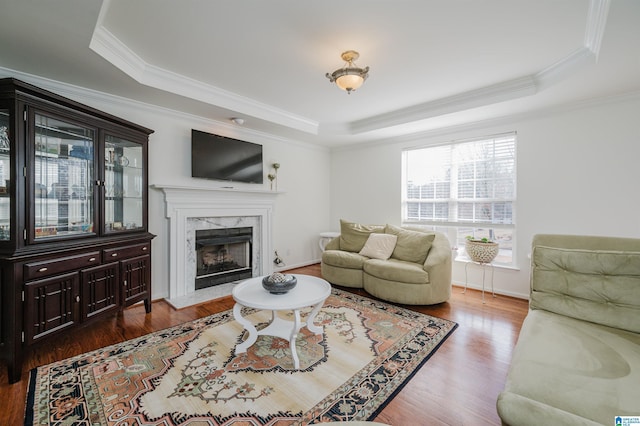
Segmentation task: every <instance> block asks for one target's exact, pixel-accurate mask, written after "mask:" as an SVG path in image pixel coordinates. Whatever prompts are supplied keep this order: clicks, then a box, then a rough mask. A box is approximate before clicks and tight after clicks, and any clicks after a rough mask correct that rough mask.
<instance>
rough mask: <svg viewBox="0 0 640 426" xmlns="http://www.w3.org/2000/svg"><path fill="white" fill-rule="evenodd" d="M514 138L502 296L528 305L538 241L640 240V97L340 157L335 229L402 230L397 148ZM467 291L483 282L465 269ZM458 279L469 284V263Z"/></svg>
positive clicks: (338, 153)
mask: <svg viewBox="0 0 640 426" xmlns="http://www.w3.org/2000/svg"><path fill="white" fill-rule="evenodd" d="M510 131H516V132H517V134H518V142H517V143H518V151H517V173H518V187H517V197H518V198H517V205H516V214H517V216H516V226H517V239H516V242H515V250H516V259H517V261H516V262H517V266H518V269H517V270H510V269H505V268H497V269H496V270H495V274H496V275H495V281H494V285H495V288H496V292H499V293H503V294H508V295H514V296H519V297H527V295H528V293H529V271H530V268H529V258H528V255H529V252H530V244H531V238H532V237H533V235H534V234H536V233H568V234H588V235H611V236H627V237H636V238H640V197H639V196H638V193H639V192H640V190H639V189H638V184H639V183H640V96H638V94H636V95H635V96H628V97H621V98H619V99H616V100H611V99H610V100H608V101H606V102H605V101H601V102H598V103H596V102H593V103H591V104H589V105H583V106H580V107H577V106H574V107H572V108H569V107H565V108H558V109H556V110H553V111H547V112H545V113H540V114H538V115H536V116H533V115H531V116H528V117H520V118H512V119H509V120H500V123H499V124H492V125H484V126H483V125H477V126H474V128H473V130H464V131H460V130H455V129H452V130H451V131H450V132H447V133H446V134H445V133H443V132H440V133H438V135H426V136H423V137H422V138H420V139H413V140H410V141H406V140H405V141H403V142H398V143H393V142H389V143H387V144H377V145H373V146H372V145H362V146H358V147H351V148H342V149H337V150H334V151H333V153H332V160H331V224H332V229H334V230H337V229H338V228H339V220H340V219H341V218H344V219H348V220H353V221H361V222H364V223H391V224H396V225H397V224H400V220H401V216H400V215H401V210H400V199H401V188H400V186H401V182H400V179H401V177H400V175H401V150H402V149H403V148H406V147H414V146H421V145H429V144H437V143H443V142H448V141H452V140H457V139H465V138H468V137H477V136H485V135H491V134H497V133H503V132H510ZM469 272H470V274H469V281H470V285H472V284H474V285H473V286H474V287H477V286H478V285H480V284H481V282H482V275H481V270H480V269H479V268H473V269H472V268H469ZM453 280H454V282H455V283H459V284H464V280H465V275H464V263H461V262H454V270H453Z"/></svg>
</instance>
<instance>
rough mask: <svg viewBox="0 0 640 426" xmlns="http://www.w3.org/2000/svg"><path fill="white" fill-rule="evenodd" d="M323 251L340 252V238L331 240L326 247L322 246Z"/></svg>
mask: <svg viewBox="0 0 640 426" xmlns="http://www.w3.org/2000/svg"><path fill="white" fill-rule="evenodd" d="M324 249H325V250H340V237H335V238H332V239H331V240H330V241H329V242H328V243H327V245H325V246H324Z"/></svg>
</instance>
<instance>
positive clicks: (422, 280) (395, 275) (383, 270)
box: [363, 259, 429, 284]
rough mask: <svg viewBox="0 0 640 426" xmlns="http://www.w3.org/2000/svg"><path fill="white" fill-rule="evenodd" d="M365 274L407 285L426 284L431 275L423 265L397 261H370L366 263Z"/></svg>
mask: <svg viewBox="0 0 640 426" xmlns="http://www.w3.org/2000/svg"><path fill="white" fill-rule="evenodd" d="M363 269H364V272H365V273H367V274H369V275H372V276H374V277H377V278H382V279H383V280H387V281H398V282H403V283H407V284H426V283H428V282H429V274H428V273H427V272H426V271H425V270H424V269H422V266H421V265H418V264H417V263H413V262H405V261H402V260H397V259H389V260H378V259H370V260H367V261H366V262H365V263H364V268H363Z"/></svg>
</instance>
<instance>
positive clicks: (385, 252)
mask: <svg viewBox="0 0 640 426" xmlns="http://www.w3.org/2000/svg"><path fill="white" fill-rule="evenodd" d="M396 241H398V237H397V236H396V235H392V234H377V233H373V234H370V235H369V238H367V242H366V243H365V244H364V247H362V250H360V254H361V255H362V256H367V257H370V258H372V259H380V260H387V259H388V258H390V257H391V253H393V249H394V248H396Z"/></svg>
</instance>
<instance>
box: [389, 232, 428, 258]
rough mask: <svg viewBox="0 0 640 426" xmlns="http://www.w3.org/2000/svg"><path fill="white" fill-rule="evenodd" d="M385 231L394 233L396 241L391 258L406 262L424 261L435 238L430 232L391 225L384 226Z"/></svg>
mask: <svg viewBox="0 0 640 426" xmlns="http://www.w3.org/2000/svg"><path fill="white" fill-rule="evenodd" d="M384 232H385V233H387V234H392V235H396V236H397V237H398V241H397V242H396V247H395V249H394V250H393V253H392V254H391V258H393V259H398V260H404V261H406V262H414V263H420V264H422V263H424V261H425V260H426V259H427V254H429V249H431V244H432V243H433V240H434V239H435V238H436V234H435V233H432V232H428V233H427V232H421V231H411V230H408V229H403V228H399V227H397V226H393V225H387V226H385V230H384Z"/></svg>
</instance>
